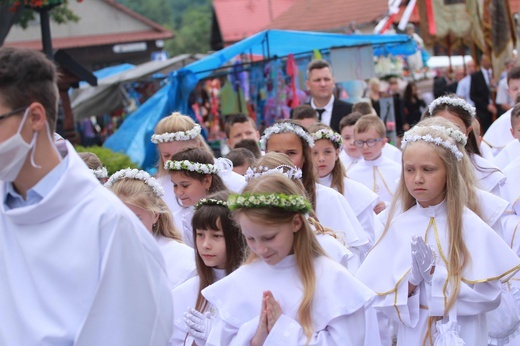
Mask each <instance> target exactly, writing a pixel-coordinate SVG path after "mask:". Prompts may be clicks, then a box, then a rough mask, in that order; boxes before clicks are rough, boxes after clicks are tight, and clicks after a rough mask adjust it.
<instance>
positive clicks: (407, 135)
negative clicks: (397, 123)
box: [401, 131, 464, 161]
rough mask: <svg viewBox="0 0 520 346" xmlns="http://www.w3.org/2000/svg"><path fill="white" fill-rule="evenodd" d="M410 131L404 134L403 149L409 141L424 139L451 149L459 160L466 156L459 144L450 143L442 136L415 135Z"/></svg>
mask: <svg viewBox="0 0 520 346" xmlns="http://www.w3.org/2000/svg"><path fill="white" fill-rule="evenodd" d="M409 132H410V131H408V132H406V133H405V134H404V137H403V140H402V142H401V149H403V150H404V148H405V147H406V145H407V144H408V143H411V142H417V141H424V142H428V143H432V144H435V145H438V146H441V147H444V148H446V149H448V150H449V151H451V152H452V153H453V155H455V158H456V159H457V161H460V160H462V158H463V157H464V155H463V154H462V152H461V151H460V150H459V149H458V148H457V146H455V145H454V144H452V143H450V142H449V141H445V140H443V139H442V138H440V137H432V136H431V135H430V134H426V135H423V136H421V135H414V134H413V133H409Z"/></svg>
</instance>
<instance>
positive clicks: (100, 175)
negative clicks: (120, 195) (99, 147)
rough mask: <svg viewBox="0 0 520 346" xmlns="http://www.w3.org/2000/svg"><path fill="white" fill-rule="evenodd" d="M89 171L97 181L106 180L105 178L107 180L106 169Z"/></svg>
mask: <svg viewBox="0 0 520 346" xmlns="http://www.w3.org/2000/svg"><path fill="white" fill-rule="evenodd" d="M90 171H91V172H92V173H94V175H95V176H96V178H98V179H106V178H108V171H107V169H106V167H101V168H98V169H91V170H90Z"/></svg>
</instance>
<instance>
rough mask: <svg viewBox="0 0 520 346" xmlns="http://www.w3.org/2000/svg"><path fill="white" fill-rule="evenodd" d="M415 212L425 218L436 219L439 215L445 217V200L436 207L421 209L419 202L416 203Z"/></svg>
mask: <svg viewBox="0 0 520 346" xmlns="http://www.w3.org/2000/svg"><path fill="white" fill-rule="evenodd" d="M417 210H418V211H419V213H420V214H422V215H425V216H427V217H438V216H441V215H446V199H443V200H442V202H441V203H439V204H437V205H432V206H429V207H423V206H422V205H420V204H419V202H417Z"/></svg>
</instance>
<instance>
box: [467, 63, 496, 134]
mask: <svg viewBox="0 0 520 346" xmlns="http://www.w3.org/2000/svg"><path fill="white" fill-rule="evenodd" d="M492 88H493V72H492V70H491V59H490V58H489V56H488V55H487V54H483V55H482V58H481V59H480V69H479V70H478V71H477V72H475V73H473V74H472V75H471V85H470V90H469V97H470V98H471V100H472V101H473V102H474V103H475V108H476V109H477V118H478V120H479V121H480V125H481V127H482V133H485V132H486V131H487V129H488V128H489V126H491V123H492V122H493V116H494V115H495V114H496V113H497V109H496V107H495V105H494V103H493V100H492V99H491V97H492V92H491V91H492Z"/></svg>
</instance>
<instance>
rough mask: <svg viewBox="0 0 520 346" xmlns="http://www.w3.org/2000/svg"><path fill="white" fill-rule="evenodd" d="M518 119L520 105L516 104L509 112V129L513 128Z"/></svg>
mask: <svg viewBox="0 0 520 346" xmlns="http://www.w3.org/2000/svg"><path fill="white" fill-rule="evenodd" d="M518 118H520V103H517V104H516V105H515V106H514V107H513V109H512V110H511V128H514V127H515V121H516V120H517V119H518Z"/></svg>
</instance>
